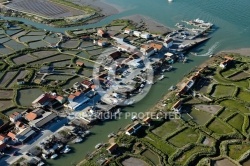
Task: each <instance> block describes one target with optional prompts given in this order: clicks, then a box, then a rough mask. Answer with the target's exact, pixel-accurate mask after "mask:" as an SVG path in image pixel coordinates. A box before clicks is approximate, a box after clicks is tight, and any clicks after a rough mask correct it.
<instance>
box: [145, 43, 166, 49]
mask: <svg viewBox="0 0 250 166" xmlns="http://www.w3.org/2000/svg"><path fill="white" fill-rule="evenodd" d="M149 46H150V47H153V48H154V49H155V51H161V50H162V49H163V47H164V46H163V44H162V43H159V42H151V43H150V44H149Z"/></svg>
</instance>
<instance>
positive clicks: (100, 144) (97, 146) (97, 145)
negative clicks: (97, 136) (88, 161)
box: [95, 143, 103, 149]
mask: <svg viewBox="0 0 250 166" xmlns="http://www.w3.org/2000/svg"><path fill="white" fill-rule="evenodd" d="M102 145H103V144H102V143H99V144H96V146H95V148H96V149H99V148H100V147H101V146H102Z"/></svg>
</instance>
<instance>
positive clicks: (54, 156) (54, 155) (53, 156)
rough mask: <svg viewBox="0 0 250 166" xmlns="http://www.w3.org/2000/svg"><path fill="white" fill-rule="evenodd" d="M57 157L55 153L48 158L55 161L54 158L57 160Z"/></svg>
mask: <svg viewBox="0 0 250 166" xmlns="http://www.w3.org/2000/svg"><path fill="white" fill-rule="evenodd" d="M57 157H58V154H56V153H55V154H53V155H52V156H51V157H50V158H51V159H55V158H57Z"/></svg>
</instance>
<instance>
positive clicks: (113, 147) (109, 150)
mask: <svg viewBox="0 0 250 166" xmlns="http://www.w3.org/2000/svg"><path fill="white" fill-rule="evenodd" d="M118 147H119V146H118V144H117V143H113V144H111V145H110V146H109V147H108V148H107V149H106V150H107V151H108V152H109V153H110V154H114V153H115V151H116V150H117V148H118Z"/></svg>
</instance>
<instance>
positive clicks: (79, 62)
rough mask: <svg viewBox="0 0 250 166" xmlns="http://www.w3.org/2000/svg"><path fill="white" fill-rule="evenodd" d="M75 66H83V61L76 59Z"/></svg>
mask: <svg viewBox="0 0 250 166" xmlns="http://www.w3.org/2000/svg"><path fill="white" fill-rule="evenodd" d="M76 66H79V67H84V63H83V62H81V61H77V62H76Z"/></svg>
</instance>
